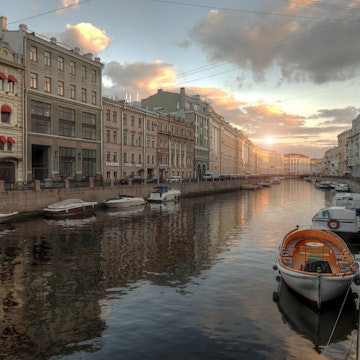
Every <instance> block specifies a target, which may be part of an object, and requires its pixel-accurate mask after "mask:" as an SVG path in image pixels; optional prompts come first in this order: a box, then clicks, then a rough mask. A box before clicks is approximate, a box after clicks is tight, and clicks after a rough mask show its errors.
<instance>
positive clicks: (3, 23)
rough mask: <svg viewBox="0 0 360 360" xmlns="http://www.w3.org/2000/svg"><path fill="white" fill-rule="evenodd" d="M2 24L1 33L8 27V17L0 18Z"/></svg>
mask: <svg viewBox="0 0 360 360" xmlns="http://www.w3.org/2000/svg"><path fill="white" fill-rule="evenodd" d="M0 24H1V31H6V26H7V17H6V16H0Z"/></svg>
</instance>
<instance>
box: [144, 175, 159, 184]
mask: <svg viewBox="0 0 360 360" xmlns="http://www.w3.org/2000/svg"><path fill="white" fill-rule="evenodd" d="M157 182H158V177H157V176H154V175H151V176H149V177H148V178H147V179H146V183H147V184H152V183H157Z"/></svg>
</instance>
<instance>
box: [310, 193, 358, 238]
mask: <svg viewBox="0 0 360 360" xmlns="http://www.w3.org/2000/svg"><path fill="white" fill-rule="evenodd" d="M312 228H313V229H319V230H331V231H333V232H336V233H337V234H340V235H341V236H342V237H343V238H344V239H345V240H353V238H354V236H357V235H358V234H360V194H358V193H337V194H335V196H334V197H333V199H332V206H329V207H327V208H322V209H320V210H319V211H318V212H317V213H316V214H315V215H314V216H313V218H312Z"/></svg>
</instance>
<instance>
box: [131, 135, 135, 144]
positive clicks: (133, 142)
mask: <svg viewBox="0 0 360 360" xmlns="http://www.w3.org/2000/svg"><path fill="white" fill-rule="evenodd" d="M131 145H133V146H134V145H135V135H134V134H131Z"/></svg>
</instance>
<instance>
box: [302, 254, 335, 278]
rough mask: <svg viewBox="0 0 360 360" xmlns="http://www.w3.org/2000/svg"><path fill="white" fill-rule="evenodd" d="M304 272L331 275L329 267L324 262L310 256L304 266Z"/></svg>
mask: <svg viewBox="0 0 360 360" xmlns="http://www.w3.org/2000/svg"><path fill="white" fill-rule="evenodd" d="M304 271H308V272H318V271H320V272H322V273H326V274H331V272H332V271H331V267H330V265H329V263H328V262H327V261H326V260H322V259H320V258H318V257H316V256H310V257H309V258H308V259H307V261H306V264H305V267H304Z"/></svg>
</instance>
